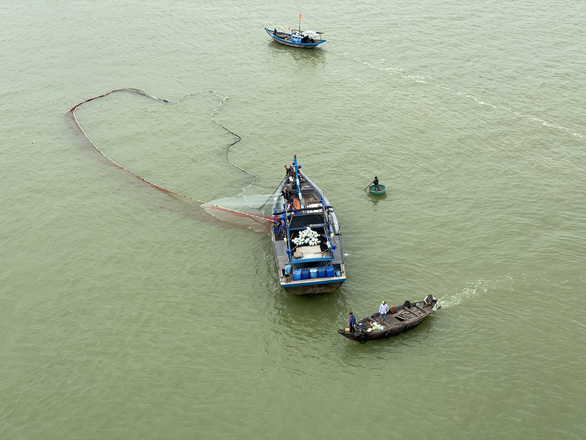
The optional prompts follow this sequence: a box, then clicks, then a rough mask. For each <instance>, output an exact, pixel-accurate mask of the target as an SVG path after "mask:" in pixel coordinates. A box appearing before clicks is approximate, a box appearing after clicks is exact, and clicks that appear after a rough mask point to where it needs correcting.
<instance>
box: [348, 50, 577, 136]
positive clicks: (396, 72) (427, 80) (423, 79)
mask: <svg viewBox="0 0 586 440" xmlns="http://www.w3.org/2000/svg"><path fill="white" fill-rule="evenodd" d="M338 55H340V56H343V57H345V58H348V59H351V60H352V61H355V62H357V63H359V64H362V65H364V66H367V67H369V68H371V69H375V70H379V71H381V72H385V73H388V74H389V75H393V76H398V77H400V78H404V79H406V80H409V81H413V82H416V83H420V84H425V85H427V86H430V87H435V88H437V89H440V90H442V91H444V92H446V93H451V94H453V95H456V96H460V97H462V98H466V99H471V100H472V101H474V102H476V103H477V104H478V105H482V106H488V107H491V108H493V109H495V110H501V111H504V112H507V113H510V114H511V115H514V116H516V117H518V118H523V119H528V120H531V121H533V122H537V123H539V124H541V125H543V126H544V127H548V128H552V129H555V130H560V131H564V132H566V133H568V134H570V135H572V136H575V137H578V138H581V139H583V138H584V135H583V134H581V133H578V132H577V131H575V130H573V129H572V128H569V127H565V126H563V125H559V124H555V123H552V122H549V121H546V120H545V119H542V118H539V117H537V116H534V115H529V114H526V113H521V112H519V111H516V110H513V109H511V108H507V107H503V106H499V105H495V104H491V103H490V102H486V101H484V100H483V99H482V98H480V97H478V96H474V95H472V94H470V93H464V92H459V91H458V90H455V89H453V88H451V87H447V86H445V85H442V84H438V83H436V82H434V81H433V78H431V77H427V76H422V75H414V74H410V73H407V72H405V71H404V70H403V69H401V68H398V67H385V66H375V65H374V64H372V63H370V62H368V61H364V60H360V59H358V58H356V57H354V56H352V55H350V54H348V53H338Z"/></svg>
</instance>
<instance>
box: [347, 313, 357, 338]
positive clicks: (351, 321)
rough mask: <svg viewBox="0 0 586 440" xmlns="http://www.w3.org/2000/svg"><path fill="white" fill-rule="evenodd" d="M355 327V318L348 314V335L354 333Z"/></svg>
mask: <svg viewBox="0 0 586 440" xmlns="http://www.w3.org/2000/svg"><path fill="white" fill-rule="evenodd" d="M355 325H356V316H354V313H352V312H350V316H349V317H348V327H349V328H350V333H354V326H355Z"/></svg>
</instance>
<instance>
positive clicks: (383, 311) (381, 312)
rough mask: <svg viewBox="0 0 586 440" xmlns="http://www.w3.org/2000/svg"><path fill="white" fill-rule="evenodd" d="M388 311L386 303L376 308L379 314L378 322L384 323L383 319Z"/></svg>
mask: <svg viewBox="0 0 586 440" xmlns="http://www.w3.org/2000/svg"><path fill="white" fill-rule="evenodd" d="M388 311H389V306H388V305H387V302H386V301H383V302H382V304H381V305H380V307H379V308H378V313H379V317H378V322H385V318H386V316H387V313H388Z"/></svg>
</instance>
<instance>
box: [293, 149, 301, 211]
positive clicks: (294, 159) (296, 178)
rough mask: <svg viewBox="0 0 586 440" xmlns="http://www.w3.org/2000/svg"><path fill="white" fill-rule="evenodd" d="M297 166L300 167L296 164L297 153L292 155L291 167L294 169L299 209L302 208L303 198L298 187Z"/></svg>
mask: <svg viewBox="0 0 586 440" xmlns="http://www.w3.org/2000/svg"><path fill="white" fill-rule="evenodd" d="M297 168H300V166H299V165H297V155H294V156H293V169H294V170H295V182H296V184H297V198H299V206H300V207H301V209H303V198H302V197H301V188H300V187H299V173H298V171H297Z"/></svg>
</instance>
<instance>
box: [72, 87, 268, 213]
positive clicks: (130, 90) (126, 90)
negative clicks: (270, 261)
mask: <svg viewBox="0 0 586 440" xmlns="http://www.w3.org/2000/svg"><path fill="white" fill-rule="evenodd" d="M113 93H133V94H136V95H140V96H144V97H146V98H149V99H153V100H156V101H161V102H165V103H170V104H179V103H180V102H181V101H182V100H183V99H185V98H186V97H188V96H193V95H197V94H202V93H209V94H211V95H212V96H217V92H216V91H215V90H210V91H207V92H193V93H188V94H186V95H183V96H182V97H181V99H179V100H178V101H175V102H172V101H169V100H167V99H163V98H157V97H156V96H153V95H150V94H148V93H147V92H145V91H143V90H140V89H136V88H121V89H114V90H111V91H109V92H107V93H103V94H101V95H98V96H94V97H93V98H89V99H86V100H85V101H82V102H80V103H79V104H77V105H75V106H73V107H71V109H69V112H68V113H71V118H72V119H73V122H74V123H75V126H76V127H77V128H78V130H79V131H80V132H81V133H82V134H83V136H84V137H85V138H86V139H87V141H88V142H89V143H90V144H91V145H92V146H93V147H94V148H95V149H96V151H98V153H100V154H101V155H102V156H103V157H105V158H106V159H107V160H108V161H109V162H110V163H112V164H113V165H115V166H116V167H118V168H120V169H121V170H124V171H126V172H127V173H130V174H132V175H133V176H134V177H136V178H137V179H140V180H142V181H143V182H144V183H146V184H148V185H150V186H152V187H154V188H156V189H158V190H160V191H163V192H166V193H169V194H174V195H176V196H180V197H183V198H186V199H189V200H192V201H194V202H197V203H201V204H205V205H208V206H211V207H213V208H215V209H218V210H220V211H224V212H228V213H232V214H236V215H238V216H242V217H249V218H250V219H252V220H254V221H256V222H257V223H263V222H266V221H267V220H269V221H278V220H279V219H278V218H275V217H272V216H265V215H259V214H252V213H250V212H242V211H237V210H235V209H231V208H225V207H223V206H219V205H216V204H214V203H211V202H206V201H205V200H200V199H197V198H195V197H191V196H188V195H186V194H182V193H179V192H177V191H173V190H170V189H167V188H163V187H162V186H160V185H157V184H156V183H154V182H151V181H150V180H148V179H145V178H144V177H142V176H139V175H138V174H136V173H135V172H134V171H132V170H130V169H128V168H126V167H124V166H123V165H121V164H119V163H118V162H116V161H115V160H113V159H112V158H110V157H109V156H108V155H107V154H106V153H104V152H103V151H102V150H101V149H100V148H99V147H98V146H97V145H96V144H95V142H94V141H92V139H91V138H90V137H89V136H88V134H87V133H86V132H85V130H84V129H83V128H82V126H81V124H80V123H79V121H78V119H77V116H76V114H75V112H76V111H77V109H78V108H79V107H81V106H82V105H84V104H87V103H88V102H91V101H94V100H96V99H100V98H104V97H106V96H108V95H111V94H113ZM227 100H228V97H227V96H225V97H223V98H222V100H221V101H220V104H219V105H218V107H217V108H216V109H215V110H214V111H213V112H212V113H211V115H210V119H211V120H212V121H213V122H214V123H215V124H217V125H219V126H220V127H222V128H223V129H224V130H226V131H228V132H229V133H231V134H232V135H234V136H235V137H236V138H237V139H236V140H235V141H234V142H232V143H231V144H230V145H228V147H227V149H226V157H227V159H228V162H230V164H231V165H233V166H235V167H236V168H238V169H239V170H241V171H243V172H244V173H246V174H248V175H250V176H252V177H254V180H253V181H252V183H251V184H250V185H248V186H247V187H245V188H242V191H241V192H240V193H239V194H238V196H240V195H242V194H243V193H244V192H245V191H246V190H247V189H248V188H250V187H251V186H252V185H253V184H254V183H255V182H256V180H257V179H258V176H256V175H254V174H252V173H249V172H248V171H246V170H244V169H242V168H241V167H239V166H237V165H235V164H234V163H232V162H231V161H230V158H229V152H230V148H231V147H232V146H234V145H235V144H237V143H238V142H240V140H241V139H242V138H241V137H240V136H238V135H237V134H236V133H234V132H233V131H231V130H229V129H228V128H226V127H224V126H223V125H222V124H220V123H219V122H218V121H216V120H215V119H214V115H216V114H217V113H218V112H219V111H220V110H221V109H222V107H223V105H224V103H225V102H226V101H227Z"/></svg>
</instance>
